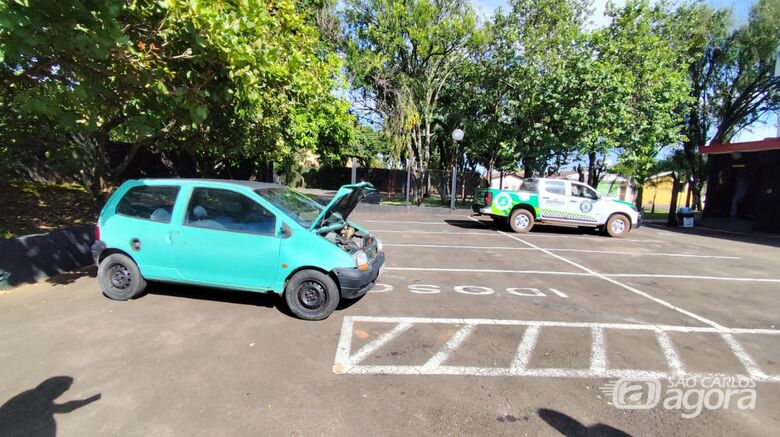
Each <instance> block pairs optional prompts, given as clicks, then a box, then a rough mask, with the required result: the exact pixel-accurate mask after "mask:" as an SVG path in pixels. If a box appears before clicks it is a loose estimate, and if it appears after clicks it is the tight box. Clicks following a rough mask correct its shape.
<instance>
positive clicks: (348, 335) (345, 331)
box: [333, 317, 354, 373]
mask: <svg viewBox="0 0 780 437" xmlns="http://www.w3.org/2000/svg"><path fill="white" fill-rule="evenodd" d="M353 320H354V319H353V318H352V317H344V321H343V322H341V336H340V337H339V345H338V347H337V348H336V358H335V359H334V360H333V362H334V363H341V364H346V363H349V352H350V351H351V350H352V327H353ZM337 370H338V371H337ZM344 370H345V369H341V368H340V369H336V365H334V366H333V371H334V372H336V373H343V371H344Z"/></svg>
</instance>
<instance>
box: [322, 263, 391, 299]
mask: <svg viewBox="0 0 780 437" xmlns="http://www.w3.org/2000/svg"><path fill="white" fill-rule="evenodd" d="M384 265H385V253H384V252H379V253H377V255H376V256H375V257H374V259H372V260H371V262H369V263H368V269H366V270H365V271H363V270H360V269H358V268H347V269H333V273H335V274H336V277H337V278H338V279H339V285H341V297H343V298H344V299H357V298H359V297H361V296H363V295H364V294H366V293H368V290H370V289H371V287H373V286H374V283H375V282H376V280H377V278H378V277H379V274H380V273H381V272H382V267H384Z"/></svg>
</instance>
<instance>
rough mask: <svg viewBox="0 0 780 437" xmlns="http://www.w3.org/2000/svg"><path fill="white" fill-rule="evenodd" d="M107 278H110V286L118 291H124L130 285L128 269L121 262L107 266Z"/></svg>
mask: <svg viewBox="0 0 780 437" xmlns="http://www.w3.org/2000/svg"><path fill="white" fill-rule="evenodd" d="M108 278H109V279H110V280H111V287H112V288H114V289H115V290H118V291H125V290H127V289H128V287H130V280H131V275H130V270H128V269H127V267H125V266H123V265H122V264H113V265H111V267H109V268H108Z"/></svg>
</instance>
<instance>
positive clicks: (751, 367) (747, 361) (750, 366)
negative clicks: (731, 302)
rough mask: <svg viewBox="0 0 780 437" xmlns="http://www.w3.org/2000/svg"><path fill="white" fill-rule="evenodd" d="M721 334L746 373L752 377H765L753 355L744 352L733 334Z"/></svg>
mask: <svg viewBox="0 0 780 437" xmlns="http://www.w3.org/2000/svg"><path fill="white" fill-rule="evenodd" d="M721 336H722V337H723V339H724V340H726V343H728V345H729V347H730V348H731V352H733V353H734V355H735V356H736V357H737V359H738V360H739V361H740V362H741V363H742V365H743V366H745V370H747V372H748V375H750V376H751V377H753V378H766V376H767V375H766V373H764V372H763V371H762V370H761V369H759V368H758V365H757V364H756V361H755V360H754V359H753V357H751V356H750V355H748V353H747V352H745V349H744V348H743V347H742V345H741V344H739V342H738V341H737V340H736V339H735V338H734V336H732V335H731V334H721Z"/></svg>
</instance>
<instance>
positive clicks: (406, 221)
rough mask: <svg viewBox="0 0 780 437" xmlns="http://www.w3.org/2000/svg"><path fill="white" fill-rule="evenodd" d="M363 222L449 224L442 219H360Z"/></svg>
mask: <svg viewBox="0 0 780 437" xmlns="http://www.w3.org/2000/svg"><path fill="white" fill-rule="evenodd" d="M361 221H362V222H363V223H401V224H411V225H444V226H451V225H450V224H449V223H447V222H442V221H435V222H434V221H413V220H361Z"/></svg>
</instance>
